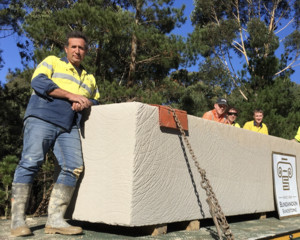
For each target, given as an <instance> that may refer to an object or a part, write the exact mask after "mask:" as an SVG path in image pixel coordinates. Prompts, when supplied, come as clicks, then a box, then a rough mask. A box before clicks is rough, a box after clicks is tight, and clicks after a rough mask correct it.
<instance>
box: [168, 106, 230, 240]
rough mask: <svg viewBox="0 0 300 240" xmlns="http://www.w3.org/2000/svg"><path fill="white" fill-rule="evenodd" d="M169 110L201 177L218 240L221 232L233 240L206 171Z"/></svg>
mask: <svg viewBox="0 0 300 240" xmlns="http://www.w3.org/2000/svg"><path fill="white" fill-rule="evenodd" d="M169 109H170V111H171V112H172V113H173V116H174V119H175V122H176V124H177V126H178V128H179V130H180V132H181V135H182V137H183V139H184V141H185V143H186V146H187V148H188V149H189V152H190V154H191V156H192V159H193V161H194V164H195V166H196V167H197V169H198V172H199V173H200V175H201V178H202V180H201V182H200V184H201V187H202V188H203V189H204V190H205V192H206V196H207V197H208V198H207V199H206V202H207V203H208V206H209V212H210V214H211V216H212V218H213V221H214V223H215V225H216V229H217V232H218V235H219V238H220V239H222V232H223V234H224V235H225V237H226V239H228V240H234V236H233V233H232V232H231V230H230V226H229V224H228V222H227V220H226V217H225V215H224V213H223V211H222V209H221V206H220V205H219V202H218V199H217V197H216V195H215V193H214V192H213V189H212V186H211V185H210V182H209V180H208V178H207V177H206V171H205V170H204V169H202V168H201V167H200V164H199V162H198V161H197V158H196V156H195V154H194V151H193V149H192V147H191V144H190V142H189V140H188V139H187V137H186V134H185V132H184V130H183V128H182V126H181V123H180V121H179V119H178V117H177V115H176V112H175V110H174V109H173V108H172V107H170V106H169ZM221 231H222V232H221Z"/></svg>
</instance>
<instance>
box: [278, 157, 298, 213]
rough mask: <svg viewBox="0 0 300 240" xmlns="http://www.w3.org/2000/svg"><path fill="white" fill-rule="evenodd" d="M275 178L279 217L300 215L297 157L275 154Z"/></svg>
mask: <svg viewBox="0 0 300 240" xmlns="http://www.w3.org/2000/svg"><path fill="white" fill-rule="evenodd" d="M273 177H274V184H275V187H274V188H275V197H276V203H277V211H278V214H279V217H287V216H291V215H298V214H300V206H299V196H298V187H297V174H296V159H295V157H294V156H289V155H283V154H277V153H273Z"/></svg>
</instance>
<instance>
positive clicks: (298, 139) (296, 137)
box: [294, 127, 300, 143]
mask: <svg viewBox="0 0 300 240" xmlns="http://www.w3.org/2000/svg"><path fill="white" fill-rule="evenodd" d="M294 139H295V140H296V141H297V142H298V143H299V142H300V127H299V128H298V132H297V134H296V136H295V138H294Z"/></svg>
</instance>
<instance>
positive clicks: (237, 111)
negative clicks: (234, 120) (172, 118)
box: [227, 106, 240, 114]
mask: <svg viewBox="0 0 300 240" xmlns="http://www.w3.org/2000/svg"><path fill="white" fill-rule="evenodd" d="M230 109H233V110H235V111H236V113H237V114H239V112H240V111H239V110H238V109H237V108H236V107H233V106H228V108H227V113H228V112H229V110H230Z"/></svg>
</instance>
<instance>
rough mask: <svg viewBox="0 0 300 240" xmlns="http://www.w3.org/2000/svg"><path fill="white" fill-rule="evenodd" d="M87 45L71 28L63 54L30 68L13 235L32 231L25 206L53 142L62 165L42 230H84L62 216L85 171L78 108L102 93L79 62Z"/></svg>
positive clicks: (15, 188) (14, 186)
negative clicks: (69, 222)
mask: <svg viewBox="0 0 300 240" xmlns="http://www.w3.org/2000/svg"><path fill="white" fill-rule="evenodd" d="M87 46H88V44H87V39H86V37H85V36H84V35H83V34H82V33H80V32H72V33H70V34H69V35H68V36H67V40H66V43H65V52H66V55H67V56H66V57H64V58H61V59H60V58H57V57H55V56H49V57H47V58H46V59H44V60H43V61H42V62H41V63H40V64H39V65H38V67H37V68H36V70H35V72H34V74H33V77H32V80H31V87H32V88H33V93H32V95H31V97H30V100H29V103H28V106H27V109H26V113H25V117H24V141H23V152H22V157H21V160H20V162H19V164H18V166H17V168H16V171H15V175H14V180H13V184H12V210H11V214H12V217H11V234H12V235H13V236H27V235H31V234H32V233H31V230H30V229H29V228H28V226H27V225H26V222H25V210H26V209H25V208H26V205H27V203H28V200H29V196H30V191H31V186H32V183H33V179H34V176H35V175H36V173H37V172H38V169H39V167H40V166H41V164H42V163H43V161H44V157H45V155H46V153H47V152H48V150H49V149H50V148H52V147H53V152H54V154H55V156H56V158H57V161H58V164H59V165H60V167H61V171H60V173H59V175H58V178H57V181H56V183H55V185H54V188H53V190H52V194H51V197H50V201H49V206H48V219H47V223H46V226H45V233H50V234H53V233H60V234H68V235H73V234H80V233H82V228H81V227H75V226H71V225H69V224H68V223H67V222H66V221H65V220H64V214H65V211H66V209H67V207H68V205H69V203H70V200H71V198H72V195H73V192H74V190H75V186H76V182H77V180H78V178H79V176H80V174H81V172H82V171H83V157H82V151H81V142H80V135H79V123H80V120H81V114H82V110H84V109H86V108H90V107H91V106H92V105H96V104H98V100H99V97H100V95H99V91H98V87H97V85H96V80H95V78H94V77H93V75H91V74H88V73H87V72H86V71H85V69H84V68H83V67H82V65H81V62H82V60H83V59H84V57H85V54H86V52H87Z"/></svg>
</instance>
